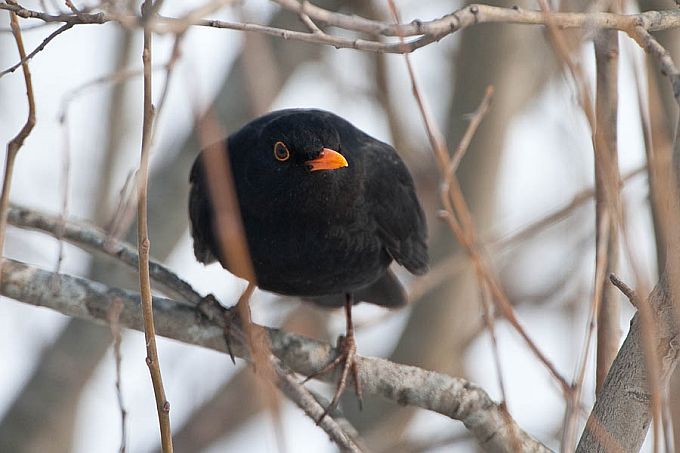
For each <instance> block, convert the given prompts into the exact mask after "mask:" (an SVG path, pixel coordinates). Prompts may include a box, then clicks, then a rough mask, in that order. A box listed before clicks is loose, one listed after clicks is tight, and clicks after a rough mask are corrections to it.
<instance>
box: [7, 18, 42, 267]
mask: <svg viewBox="0 0 680 453" xmlns="http://www.w3.org/2000/svg"><path fill="white" fill-rule="evenodd" d="M10 25H11V27H12V33H13V35H14V40H15V41H16V44H17V50H18V51H19V58H20V59H21V61H23V63H22V64H21V69H22V71H23V73H24V84H25V85H26V98H27V100H28V117H27V118H26V123H24V126H23V127H22V128H21V130H20V131H19V133H18V134H17V135H16V136H15V137H14V138H13V139H12V140H10V141H9V143H7V153H6V157H5V174H4V176H3V179H2V194H0V255H2V253H3V250H4V245H5V233H6V230H7V212H8V210H9V192H10V190H11V188H12V175H13V173H14V161H15V160H16V157H17V153H18V152H19V149H21V146H22V145H23V144H24V140H26V137H28V134H30V133H31V131H32V130H33V126H35V99H34V97H33V82H32V81H31V70H30V69H29V67H28V62H27V61H24V59H25V58H26V50H25V49H24V41H23V39H22V37H21V27H20V26H19V19H18V18H17V15H16V14H14V13H11V14H10ZM1 267H2V263H1V262H0V268H1Z"/></svg>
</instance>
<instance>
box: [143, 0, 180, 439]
mask: <svg viewBox="0 0 680 453" xmlns="http://www.w3.org/2000/svg"><path fill="white" fill-rule="evenodd" d="M152 5H153V2H152V1H151V0H145V1H144V4H143V5H142V14H143V16H144V19H145V21H144V49H143V50H142V62H143V63H144V120H143V124H142V151H141V156H140V164H139V180H138V183H139V184H138V187H137V196H138V206H137V248H138V253H139V287H140V293H141V297H142V305H141V311H142V316H143V317H144V338H145V340H146V364H147V365H148V367H149V373H150V374H151V382H152V384H153V392H154V396H155V398H156V410H157V412H158V423H159V425H160V426H159V427H160V432H161V445H162V447H163V453H172V451H173V448H172V433H171V430H170V403H169V402H168V400H167V398H166V396H165V389H164V388H163V377H162V375H161V367H160V363H159V358H158V349H157V348H156V328H155V324H154V319H153V298H152V296H151V278H150V276H149V252H150V248H151V243H150V241H149V231H148V226H147V209H146V205H147V194H148V179H149V151H150V149H151V140H152V136H151V134H152V132H153V121H154V114H155V112H154V106H153V104H152V103H151V95H152V93H151V37H152V33H151V30H150V29H149V27H148V19H149V18H150V17H152V8H153V6H152Z"/></svg>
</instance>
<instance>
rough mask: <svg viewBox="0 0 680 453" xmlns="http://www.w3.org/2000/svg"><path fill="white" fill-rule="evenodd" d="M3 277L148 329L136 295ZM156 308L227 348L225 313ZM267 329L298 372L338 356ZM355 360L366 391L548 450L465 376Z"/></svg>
mask: <svg viewBox="0 0 680 453" xmlns="http://www.w3.org/2000/svg"><path fill="white" fill-rule="evenodd" d="M2 277H3V278H2V284H1V285H0V294H2V295H4V296H7V297H10V298H12V299H15V300H18V301H21V302H24V303H28V304H32V305H37V306H43V307H48V308H51V309H53V310H56V311H58V312H60V313H63V314H65V315H68V316H73V317H77V318H81V319H86V320H90V321H95V322H99V323H107V322H108V316H109V311H110V307H111V304H112V303H113V301H114V300H116V299H117V300H120V301H121V302H122V303H123V309H122V311H121V313H120V317H119V323H120V325H121V326H123V327H127V328H131V329H135V330H139V331H142V330H143V325H144V322H143V319H142V316H141V312H140V296H139V294H138V293H135V292H131V291H125V290H122V289H118V288H110V287H107V286H106V285H103V284H101V283H98V282H93V281H90V280H86V279H83V278H79V277H73V276H68V275H64V274H56V273H53V272H49V271H45V270H41V269H38V268H36V267H33V266H29V265H26V264H23V263H20V262H17V261H13V260H9V259H6V260H4V262H3V267H2ZM51 281H57V282H58V283H59V284H58V285H55V287H56V288H57V290H56V291H53V290H52V289H50V288H51V287H50V285H48V283H49V282H51ZM153 308H154V316H155V319H156V323H157V328H158V334H159V335H162V336H165V337H168V338H173V339H175V340H178V341H182V342H184V343H188V344H194V345H198V346H203V347H207V348H210V349H214V350H216V351H220V352H223V353H226V344H225V341H224V336H223V329H224V326H223V323H224V318H223V316H221V315H220V314H217V315H216V316H212V317H211V319H206V318H200V317H197V316H196V310H195V309H194V308H192V307H188V306H187V305H186V304H181V303H179V302H177V301H174V300H171V299H165V298H160V297H156V298H154V304H153ZM263 329H264V330H265V331H266V332H267V334H268V335H269V338H270V341H271V350H272V353H273V354H274V355H275V356H276V357H277V358H279V359H280V360H281V361H282V363H283V364H285V365H286V366H287V367H288V368H290V369H291V370H293V371H295V372H296V373H300V374H304V375H309V374H312V373H313V372H314V371H316V370H318V369H319V368H321V367H322V366H323V365H324V364H326V363H328V361H329V360H330V359H332V358H333V357H335V354H336V352H335V351H334V349H333V348H332V347H331V346H330V345H329V344H327V343H323V342H319V341H316V340H313V339H310V338H306V337H303V336H299V335H294V334H290V333H287V332H284V331H281V330H277V329H271V328H263ZM233 330H234V331H237V330H238V329H237V328H234V329H233ZM233 340H234V341H233V347H234V353H235V354H236V355H237V356H239V357H243V355H244V354H245V353H246V349H247V348H246V346H245V344H244V342H243V341H242V340H243V335H242V333H241V334H240V335H237V334H235V335H234V337H233ZM356 360H357V361H358V363H359V370H360V371H359V379H360V381H361V383H362V388H363V389H364V393H365V394H366V395H380V396H383V397H385V398H387V399H390V400H392V401H395V402H397V403H399V404H402V405H411V406H417V407H421V408H423V409H427V410H431V411H434V412H438V413H440V414H442V415H445V416H447V417H449V418H452V419H454V420H460V421H462V422H463V423H464V424H465V426H466V427H467V429H468V430H469V431H470V432H471V433H472V434H473V435H474V436H475V438H476V439H477V441H478V442H479V444H480V445H481V447H482V448H484V449H485V450H487V451H490V452H510V451H514V450H513V449H512V448H511V447H512V445H513V441H514V437H516V438H517V439H518V440H519V441H520V442H521V443H520V445H521V449H522V451H525V452H549V451H550V450H549V449H548V448H546V447H545V446H544V445H542V444H541V443H540V442H538V441H536V440H535V439H534V438H533V437H531V436H530V435H529V434H527V433H526V432H524V431H522V430H521V429H520V428H519V426H517V424H516V423H515V421H514V420H512V419H511V418H509V417H508V416H507V415H506V414H504V413H503V412H502V409H501V408H500V407H499V406H498V405H497V404H496V403H494V402H493V400H491V398H490V397H489V395H488V394H487V393H486V392H485V391H484V390H483V389H481V388H480V387H478V386H476V385H474V384H472V383H470V382H469V381H467V380H465V379H461V378H454V377H450V376H447V375H444V374H440V373H435V372H432V371H426V370H423V369H420V368H417V367H413V366H407V365H401V364H397V363H392V362H389V361H388V360H384V359H378V358H372V357H360V356H357V359H356ZM319 378H320V379H324V380H326V381H328V382H335V379H336V377H335V376H333V375H332V374H329V375H324V376H320V377H319ZM511 439H512V440H511Z"/></svg>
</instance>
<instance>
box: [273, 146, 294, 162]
mask: <svg viewBox="0 0 680 453" xmlns="http://www.w3.org/2000/svg"><path fill="white" fill-rule="evenodd" d="M274 157H276V160H278V161H279V162H285V161H287V160H288V159H290V151H288V148H287V147H286V144H285V143H283V142H276V143H274Z"/></svg>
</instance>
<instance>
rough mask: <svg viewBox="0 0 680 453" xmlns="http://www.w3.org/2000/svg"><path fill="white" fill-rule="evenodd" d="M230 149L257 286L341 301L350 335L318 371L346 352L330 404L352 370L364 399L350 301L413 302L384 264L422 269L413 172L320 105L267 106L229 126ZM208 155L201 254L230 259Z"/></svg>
mask: <svg viewBox="0 0 680 453" xmlns="http://www.w3.org/2000/svg"><path fill="white" fill-rule="evenodd" d="M225 149H226V152H227V153H228V156H229V164H230V167H231V172H232V175H233V181H234V185H235V188H236V193H237V197H238V203H239V207H240V212H241V217H242V222H243V226H244V229H245V236H246V240H247V245H248V249H249V252H250V257H251V259H252V264H253V269H254V272H255V277H256V283H257V285H258V286H259V287H260V288H262V289H264V290H267V291H272V292H275V293H279V294H285V295H291V296H300V297H302V298H304V299H309V300H312V301H314V302H316V303H318V304H321V305H325V306H332V307H342V306H343V305H344V307H345V310H346V318H347V334H346V336H345V337H344V338H341V340H342V341H340V342H339V349H340V354H339V356H338V357H337V358H336V359H335V360H334V361H333V362H331V363H330V364H329V365H328V366H327V367H325V368H324V369H323V370H320V371H319V373H322V372H325V371H327V370H328V369H330V368H332V367H334V366H336V365H338V364H340V363H343V370H342V374H341V378H340V381H339V383H338V388H337V391H336V394H335V396H334V398H333V402H332V403H331V405H330V406H329V409H331V408H332V407H333V406H334V405H335V404H337V400H338V398H339V396H340V395H341V393H342V391H343V390H344V387H345V381H346V379H347V374H348V372H349V370H350V369H351V370H352V372H353V374H354V377H355V385H356V390H357V394H358V396H359V398H360V399H361V391H360V387H359V385H358V379H357V369H356V365H355V364H354V361H353V358H354V354H355V352H356V345H355V342H354V331H353V327H352V318H351V308H352V305H353V303H355V302H361V301H365V302H369V303H373V304H377V305H382V306H385V307H398V306H402V305H404V304H406V296H405V293H404V290H403V288H402V286H401V284H400V283H399V281H398V280H397V278H396V277H395V276H394V274H393V273H392V272H391V271H390V270H389V269H388V266H389V265H390V263H391V262H392V260H395V261H396V262H397V263H399V264H401V265H402V266H404V267H405V268H406V269H408V270H409V271H410V272H411V273H413V274H416V275H420V274H423V273H425V272H426V271H427V261H428V258H427V245H426V225H425V218H424V215H423V210H422V208H421V206H420V203H419V202H418V199H417V198H416V194H415V189H414V186H413V180H412V178H411V175H410V174H409V172H408V170H407V169H406V166H405V165H404V163H403V162H402V160H401V159H400V158H399V156H398V155H397V153H396V152H395V150H394V148H392V147H391V146H390V145H388V144H386V143H383V142H381V141H379V140H376V139H375V138H373V137H370V136H369V135H367V134H365V133H364V132H362V131H361V130H359V129H357V128H356V127H355V126H353V125H352V124H350V123H349V122H348V121H346V120H344V119H342V118H340V117H339V116H337V115H335V114H333V113H330V112H326V111H323V110H307V109H287V110H279V111H275V112H271V113H269V114H266V115H264V116H262V117H260V118H257V119H255V120H253V121H251V122H250V123H248V124H246V125H245V126H243V127H242V128H241V129H240V130H238V131H237V132H235V133H234V134H232V135H231V136H229V138H228V139H227V141H226V146H225ZM205 154H206V152H205V151H204V152H202V153H201V154H200V155H199V156H198V157H197V158H196V161H195V162H194V165H193V168H192V169H191V176H190V182H191V184H192V185H191V194H190V198H189V216H190V218H191V235H192V237H193V240H194V254H195V255H196V259H198V261H200V262H202V263H206V264H208V263H211V262H214V261H216V260H219V261H220V263H221V264H222V265H223V266H224V267H225V268H226V269H230V266H229V265H228V263H227V259H226V257H224V256H222V253H221V252H220V250H221V247H220V246H219V245H220V242H218V241H219V240H218V238H219V237H220V236H219V235H220V231H218V229H217V227H216V221H215V213H214V209H213V206H212V203H211V199H210V195H209V190H208V181H207V176H206V172H205V170H206V169H205V164H204V161H205V159H206V158H205ZM232 267H233V266H232ZM231 270H232V271H234V269H231ZM317 374H318V373H317ZM327 411H328V410H327Z"/></svg>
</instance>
